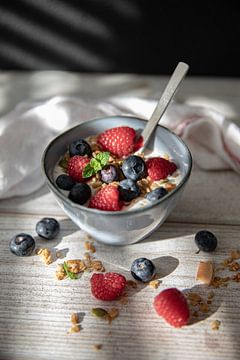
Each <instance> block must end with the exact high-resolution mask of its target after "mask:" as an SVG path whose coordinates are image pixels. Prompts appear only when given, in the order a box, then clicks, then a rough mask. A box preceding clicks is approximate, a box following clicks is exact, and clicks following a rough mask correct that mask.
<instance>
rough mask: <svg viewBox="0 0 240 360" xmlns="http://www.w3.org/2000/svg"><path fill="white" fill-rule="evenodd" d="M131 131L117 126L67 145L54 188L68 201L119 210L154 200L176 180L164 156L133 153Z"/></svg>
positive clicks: (135, 144)
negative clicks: (62, 193) (67, 198)
mask: <svg viewBox="0 0 240 360" xmlns="http://www.w3.org/2000/svg"><path fill="white" fill-rule="evenodd" d="M136 139H137V134H136V132H135V130H134V129H133V128H130V127H128V126H120V127H116V128H112V129H108V130H106V131H104V132H103V133H100V134H99V135H97V136H90V137H88V138H86V139H83V138H79V139H78V140H76V141H73V142H72V143H71V144H69V146H68V148H67V149H66V153H65V154H64V156H63V157H62V158H61V159H60V161H59V162H58V164H57V165H56V167H55V172H54V176H55V181H56V185H57V186H58V188H59V189H60V191H63V192H64V194H66V196H68V197H69V199H70V200H72V201H73V202H75V203H77V204H80V205H84V206H88V207H90V208H94V209H98V210H105V211H120V210H124V209H130V208H133V207H135V206H141V207H142V206H145V205H147V204H149V203H152V202H155V201H157V200H159V199H161V198H162V197H164V196H165V195H167V194H168V193H169V192H170V191H172V190H173V189H174V188H175V187H176V186H177V184H178V182H179V180H180V173H179V170H178V169H177V165H176V164H175V163H174V162H173V161H172V160H171V159H169V156H168V155H167V154H163V155H162V156H160V155H159V154H153V153H152V154H151V153H150V154H147V153H145V154H144V153H138V154H137V155H136V154H133V153H134V151H136V150H137V149H139V147H141V145H142V143H141V140H140V141H139V139H138V140H136Z"/></svg>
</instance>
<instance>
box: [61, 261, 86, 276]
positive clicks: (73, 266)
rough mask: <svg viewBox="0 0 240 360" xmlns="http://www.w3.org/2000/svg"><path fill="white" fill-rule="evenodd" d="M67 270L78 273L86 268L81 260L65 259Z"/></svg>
mask: <svg viewBox="0 0 240 360" xmlns="http://www.w3.org/2000/svg"><path fill="white" fill-rule="evenodd" d="M66 263H67V266H68V269H69V271H71V272H72V273H74V274H78V273H80V272H82V271H84V270H85V269H86V265H85V264H84V262H83V261H82V260H67V261H66Z"/></svg>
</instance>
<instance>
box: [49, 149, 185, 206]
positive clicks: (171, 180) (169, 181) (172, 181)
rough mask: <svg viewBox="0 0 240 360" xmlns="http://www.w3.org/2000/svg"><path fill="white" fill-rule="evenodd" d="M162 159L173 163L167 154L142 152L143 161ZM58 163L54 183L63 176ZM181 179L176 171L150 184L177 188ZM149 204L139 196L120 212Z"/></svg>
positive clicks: (65, 193)
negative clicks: (155, 158) (154, 158)
mask: <svg viewBox="0 0 240 360" xmlns="http://www.w3.org/2000/svg"><path fill="white" fill-rule="evenodd" d="M159 156H160V157H163V158H167V159H168V160H170V161H171V160H172V161H174V160H173V159H169V158H168V155H167V154H159V153H156V152H152V151H151V150H148V149H146V150H145V151H144V158H145V159H148V158H153V157H159ZM59 161H60V159H59ZM59 161H58V162H57V164H56V166H55V168H54V170H53V178H54V181H56V179H57V177H58V176H59V175H62V174H65V173H64V171H63V169H62V168H61V167H60V166H59V165H58V163H59ZM181 179H182V175H181V173H180V172H179V170H178V169H177V170H176V171H175V172H174V173H173V174H172V175H169V176H168V177H167V178H166V179H164V180H158V181H153V182H152V185H151V186H152V188H158V187H160V186H161V187H164V188H167V187H168V186H169V185H170V186H171V185H173V186H177V185H178V184H179V183H180V181H181ZM87 184H88V185H89V186H90V188H91V191H92V195H94V194H95V192H96V189H94V188H93V187H92V186H91V180H89V181H87ZM59 191H60V192H61V193H62V194H63V195H65V196H66V197H68V194H69V191H66V190H62V189H60V188H59ZM88 204H89V201H88V202H86V203H85V204H84V206H86V207H88ZM149 204H150V202H149V200H147V199H146V198H144V197H143V196H140V197H138V198H136V199H134V200H132V201H131V203H130V204H128V205H126V206H123V208H122V210H133V209H138V208H142V207H144V206H146V205H149Z"/></svg>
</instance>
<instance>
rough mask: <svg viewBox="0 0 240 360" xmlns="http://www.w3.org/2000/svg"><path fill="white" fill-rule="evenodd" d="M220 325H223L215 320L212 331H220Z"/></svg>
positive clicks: (212, 323)
mask: <svg viewBox="0 0 240 360" xmlns="http://www.w3.org/2000/svg"><path fill="white" fill-rule="evenodd" d="M220 325H221V321H219V320H214V321H212V322H211V327H212V330H219V327H220Z"/></svg>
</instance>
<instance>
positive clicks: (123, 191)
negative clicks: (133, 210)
mask: <svg viewBox="0 0 240 360" xmlns="http://www.w3.org/2000/svg"><path fill="white" fill-rule="evenodd" d="M118 188H119V193H120V199H121V200H123V201H131V200H133V199H135V198H136V197H138V196H139V195H140V193H141V191H140V188H139V186H138V185H137V184H136V183H135V182H134V181H133V180H131V179H125V180H122V181H120V183H119V187H118Z"/></svg>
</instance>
